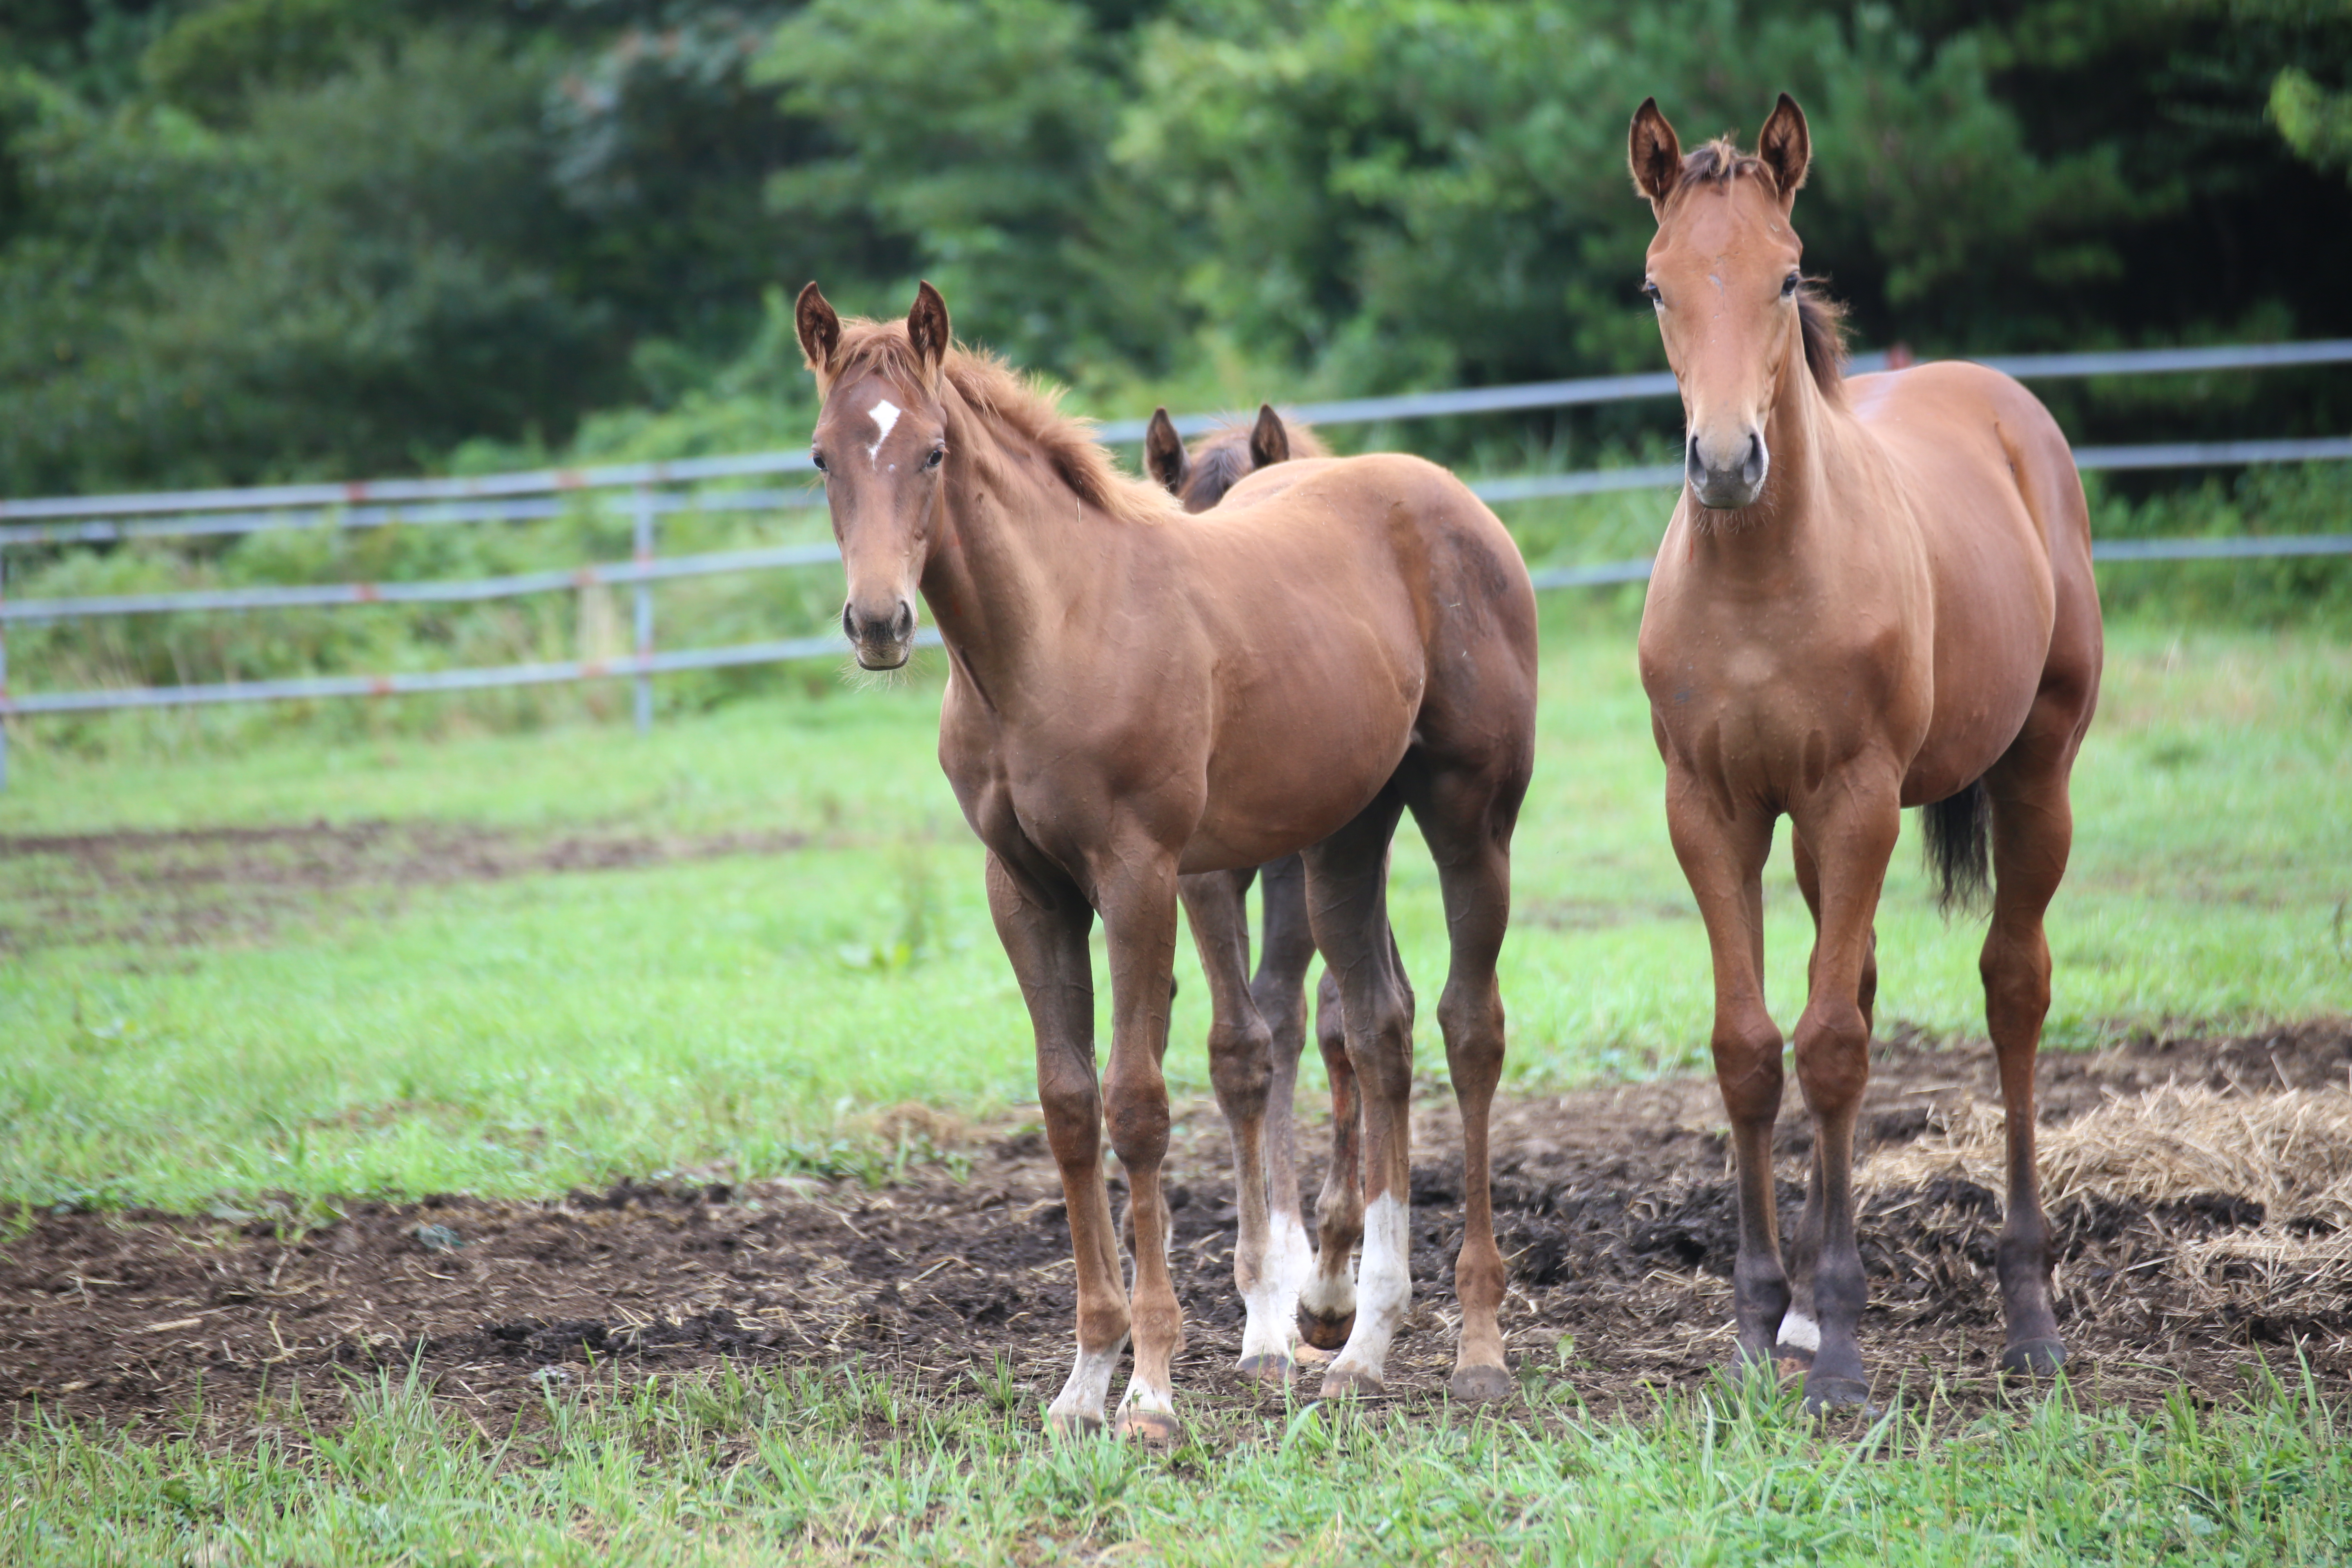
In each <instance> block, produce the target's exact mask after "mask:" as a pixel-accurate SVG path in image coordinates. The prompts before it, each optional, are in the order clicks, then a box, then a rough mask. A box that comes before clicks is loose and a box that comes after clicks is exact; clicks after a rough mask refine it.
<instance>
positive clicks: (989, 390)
mask: <svg viewBox="0 0 2352 1568" xmlns="http://www.w3.org/2000/svg"><path fill="white" fill-rule="evenodd" d="M854 370H865V371H870V372H873V373H875V374H880V375H886V376H888V377H889V378H890V379H891V380H893V381H896V382H898V383H899V384H901V385H904V386H909V387H919V386H921V385H922V384H923V383H924V376H923V367H922V364H921V363H920V362H919V360H918V359H917V358H916V355H915V350H914V345H913V344H911V343H909V342H908V341H907V328H906V323H904V322H903V321H870V320H866V319H865V318H862V317H848V318H845V319H844V320H843V321H842V323H841V346H840V348H839V349H838V350H837V351H836V352H835V355H834V361H833V365H832V374H831V375H829V376H827V377H826V378H825V381H824V387H823V388H822V389H821V390H823V391H827V392H829V391H831V390H832V388H833V384H834V383H835V382H837V381H839V380H840V379H841V378H842V377H843V376H844V375H846V374H849V373H850V372H851V371H854ZM940 374H943V375H944V376H945V377H946V378H947V381H948V384H949V385H950V386H952V387H954V388H955V390H956V395H957V396H959V397H961V399H962V400H963V403H964V405H965V406H966V407H967V408H969V409H971V412H972V413H973V414H974V415H975V416H978V417H979V418H980V419H981V420H982V421H983V422H985V423H987V424H989V425H992V426H997V427H999V428H1000V429H1003V430H1005V431H1008V432H1010V433H1011V434H1013V436H1015V437H1019V438H1020V439H1021V440H1023V441H1024V442H1026V443H1027V444H1028V445H1030V446H1032V447H1035V448H1036V449H1037V452H1038V453H1039V455H1040V456H1042V457H1043V458H1045V461H1046V462H1047V463H1048V464H1049V465H1050V466H1051V467H1052V468H1053V470H1054V472H1055V476H1056V477H1058V478H1059V479H1061V480H1062V482H1063V483H1064V484H1066V485H1068V486H1069V487H1070V489H1073V490H1076V492H1077V494H1078V496H1079V499H1081V500H1085V501H1087V503H1089V504H1090V505H1092V506H1095V507H1097V508H1098V509H1100V510H1103V511H1106V512H1108V513H1109V514H1110V515H1111V516H1113V517H1115V518H1118V519H1119V520H1120V521H1127V522H1159V521H1165V520H1167V519H1169V518H1171V517H1176V516H1181V515H1182V514H1181V512H1180V511H1179V510H1178V509H1177V506H1176V502H1175V499H1174V498H1173V497H1171V495H1169V493H1168V492H1167V491H1166V490H1163V489H1160V487H1159V486H1158V485H1155V484H1152V483H1150V481H1149V480H1145V479H1136V478H1134V477H1132V476H1131V475H1128V474H1124V473H1121V472H1120V471H1119V468H1118V464H1117V463H1115V462H1113V461H1112V460H1111V455H1110V453H1109V451H1108V449H1106V448H1105V447H1103V445H1102V443H1100V442H1099V441H1097V440H1096V439H1095V434H1094V425H1093V422H1092V421H1091V420H1087V419H1081V418H1079V417H1077V416H1075V415H1069V414H1065V413H1063V412H1062V411H1061V409H1060V408H1059V407H1058V406H1057V405H1058V404H1059V403H1060V401H1061V397H1062V389H1061V388H1059V387H1057V386H1052V385H1049V384H1045V383H1044V382H1041V381H1038V380H1036V379H1034V378H1033V377H1030V376H1027V375H1024V374H1022V373H1021V372H1019V371H1017V370H1014V369H1013V367H1012V366H1011V365H1008V364H1006V363H1004V362H1003V360H1001V359H999V358H997V356H996V355H994V354H992V353H988V352H987V351H986V350H983V349H973V348H967V347H966V346H964V345H963V344H962V343H955V344H952V345H950V348H949V349H948V354H947V360H946V363H944V364H943V365H942V366H941V367H940Z"/></svg>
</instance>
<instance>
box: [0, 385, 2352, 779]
mask: <svg viewBox="0 0 2352 1568" xmlns="http://www.w3.org/2000/svg"><path fill="white" fill-rule="evenodd" d="M1885 357H1886V356H1885V355H1884V354H1864V355H1857V356H1855V359H1854V361H1853V370H1854V371H1855V372H1856V373H1864V372H1867V371H1871V370H1876V369H1881V368H1884V367H1885ZM1981 363H1986V364H1989V365H1991V366H1993V367H1994V368H1997V369H2000V370H2004V371H2007V372H2008V373H2010V374H2012V375H2016V376H2019V377H2021V378H2029V379H2030V378H2041V377H2062V376H2128V375H2142V374H2179V373H2186V372H2210V371H2241V370H2260V369H2270V368H2276V367H2281V366H2295V365H2327V364H2342V363H2352V339H2338V340H2333V341H2328V342H2301V343H2266V344H2252V345H2226V346H2220V347H2209V348H2188V349H2155V350H2121V351H2114V352H2097V353H2066V354H2020V355H2003V356H1996V357H1993V358H1989V359H1986V360H1984V361H1982V362H1981ZM1674 390H1675V381H1674V377H1673V376H1672V375H1671V374H1666V373H1663V372H1660V373H1654V374H1640V375H1617V376H1594V377H1586V378H1581V379H1578V380H1573V381H1557V382H1541V383H1533V384H1525V385H1518V386H1498V387H1475V388H1466V389H1462V390H1456V391H1450V392H1435V393H1420V394H1412V395H1402V396H1396V397H1368V398H1351V399H1347V400H1343V401H1338V402H1327V403H1311V404H1303V405H1297V406H1295V407H1292V408H1290V409H1288V410H1287V411H1286V412H1287V413H1288V414H1289V416H1291V417H1293V418H1295V419H1297V420H1300V421H1302V422H1305V423H1308V424H1314V425H1322V426H1335V425H1347V424H1364V423H1378V422H1397V421H1404V420H1412V419H1427V418H1440V417H1453V416H1465V415H1479V414H1492V413H1500V412H1509V411H1513V410H1522V409H1531V408H1545V407H1567V406H1576V405H1591V404H1598V403H1607V402H1615V401H1621V400H1626V399H1633V398H1643V397H1654V396H1663V395H1668V394H1671V393H1673V392H1674ZM1175 423H1176V427H1177V429H1178V431H1179V432H1180V433H1181V434H1184V435H1188V436H1189V435H1197V434H1200V433H1202V432H1203V431H1205V430H1209V429H1213V428H1215V427H1216V426H1219V425H1220V424H1222V423H1223V418H1222V417H1221V416H1215V415H1188V416H1183V417H1181V418H1180V419H1178V420H1177V421H1176V422H1175ZM1145 424H1146V421H1144V420H1141V419H1126V420H1114V421H1111V422H1108V423H1106V424H1104V425H1101V426H1097V436H1098V437H1100V438H1101V439H1103V440H1104V441H1106V442H1113V443H1131V442H1135V441H1139V440H1140V439H1141V438H1142V436H1143V431H1144V427H1145ZM2339 459H2352V437H2317V438H2310V439H2301V440H2251V441H2204V442H2169V443H2160V444H2152V445H2146V446H2123V447H2114V446H2110V447H2078V448H2077V449H2076V451H2075V461H2076V464H2077V466H2078V467H2080V468H2083V469H2084V470H2086V471H2091V470H2100V469H2112V470H2121V469H2152V468H2197V467H2210V466H2223V465H2240V464H2255V463H2279V462H2314V461H2328V460H2339ZM813 470H814V464H813V463H812V462H811V461H810V458H809V456H808V454H807V453H805V452H768V453H755V454H751V455H747V456H741V457H728V458H691V459H686V460H682V461H676V462H661V463H628V464H615V465H608V466H604V467H591V468H546V469H536V470H531V471H528V472H520V473H510V474H493V475H485V476H478V477H475V478H467V479H378V480H369V481H364V482H354V483H344V484H299V485H274V486H261V487H249V488H245V489H210V490H179V491H160V492H143V493H134V494H125V495H107V496H58V497H43V498H36V499H29V500H6V499H0V788H5V784H6V778H7V773H6V764H7V731H6V726H5V721H6V720H8V719H10V718H13V717H16V716H18V715H29V714H36V713H65V712H91V711H100V710H111V709H127V708H160V707H179V706H193V705H204V704H213V703H222V702H246V701H265V700H284V699H316V698H329V697H364V696H389V695H401V694H410V693H421V692H436V691H463V690H478V689H486V688H492V687H504V686H527V685H540V684H545V683H549V682H556V681H572V680H593V679H608V678H619V677H627V678H629V679H632V680H633V682H634V687H635V689H634V692H633V700H632V709H633V711H634V715H635V721H636V725H637V728H638V729H640V730H644V729H646V728H647V727H648V726H649V725H650V723H651V721H652V716H653V685H652V681H653V677H655V676H656V675H660V674H667V673H671V672H674V671H679V670H689V669H715V668H729V667H733V666H740V665H750V664H766V663H776V662H782V661H785V660H791V659H800V658H822V657H825V656H828V655H832V654H835V653H837V652H838V651H839V648H840V644H839V640H838V638H836V637H833V636H832V635H830V634H827V635H823V636H815V637H795V638H785V639H781V640H771V641H761V642H752V643H742V644H737V645H733V646H730V647H701V648H685V649H672V650H668V651H658V650H656V647H655V646H654V645H655V637H654V632H655V625H654V596H653V589H654V585H655V584H657V583H662V582H668V581H675V580H678V579H683V578H688V577H697V576H708V575H713V574H726V573H734V572H747V571H761V570H772V569H778V568H790V567H797V566H808V565H816V564H821V563H830V562H832V561H833V560H835V550H834V548H833V546H831V545H830V544H786V545H774V546H768V547H763V548H755V549H746V550H731V551H721V552H706V553H700V554H694V555H684V556H671V557H668V558H661V557H659V556H657V554H656V543H657V538H658V528H659V521H660V520H661V519H662V518H664V517H667V516H674V515H677V514H679V513H687V512H702V513H709V512H771V511H778V510H790V509H795V508H805V507H813V506H815V505H817V504H819V503H820V502H821V501H822V500H823V492H822V490H821V489H818V488H817V487H816V486H815V485H814V483H813V482H812V483H807V484H804V485H803V486H802V487H800V488H797V489H751V488H730V489H680V488H678V487H684V486H697V485H703V484H707V483H708V482H709V481H712V480H727V479H745V478H751V477H759V476H770V475H790V474H803V473H809V474H813ZM1681 482H1682V471H1681V468H1680V467H1679V466H1678V465H1674V464H1665V465H1656V466H1646V467H1628V468H1600V469H1590V470H1585V471H1582V472H1577V473H1560V474H1527V475H1517V476H1511V477H1505V478H1497V479H1484V480H1479V481H1475V482H1474V483H1473V484H1472V485H1471V489H1473V490H1474V491H1475V492H1476V493H1477V494H1478V495H1479V497H1480V498H1481V499H1482V500H1486V501H1488V502H1490V503H1494V504H1507V503H1510V502H1513V501H1521V500H1538V499H1542V498H1549V497H1561V496H1578V495H1596V494H1604V493H1608V492H1612V491H1622V490H1630V489H1666V488H1671V487H1675V486H1678V485H1679V484H1680V483H1681ZM605 497H610V498H611V500H613V501H614V502H615V503H617V504H618V505H619V506H620V507H621V508H623V509H624V510H625V515H626V516H627V519H628V521H629V526H630V542H631V554H630V559H629V560H628V561H626V562H607V563H591V564H587V565H583V566H577V567H559V568H552V569H549V570H543V571H537V572H523V573H514V574H507V575H503V576H496V577H484V578H475V579H467V580H464V581H457V582H439V583H430V582H426V583H335V584H295V585H285V586H269V587H254V588H231V589H210V590H194V591H187V592H180V593H169V594H127V595H89V596H80V597H72V598H47V599H17V600H13V601H12V600H9V599H8V598H7V597H6V596H5V588H6V574H5V552H6V550H7V549H8V548H9V547H12V546H13V547H24V546H41V545H49V546H58V545H73V544H100V543H110V542H121V541H128V540H137V539H152V538H165V537H178V538H197V537H205V536H215V537H217V536H221V535H233V534H242V533H252V532H259V531H274V530H279V529H296V528H314V529H315V528H332V529H339V530H340V529H364V528H380V527H391V526H394V525H398V526H409V527H413V526H443V525H458V524H467V523H478V522H527V521H545V520H549V519H552V518H556V517H560V516H562V515H565V514H566V513H568V512H570V511H571V510H573V509H574V508H576V507H578V506H579V505H580V504H581V502H582V501H583V499H590V498H594V499H602V498H605ZM2333 554H2352V533H2346V534H2324V535H2305V536H2298V537H2294V538H2238V539H2157V540H2114V541H2102V542H2098V543H2097V544H2095V547H2094V550H2093V556H2094V559H2095V560H2099V561H2103V562H2123V561H2156V560H2202V559H2222V558H2243V557H2250V556H2294V555H2333ZM1649 572H1650V563H1649V562H1648V561H1647V560H1642V561H1621V562H1612V563H1604V564H1601V565H1592V566H1565V567H1554V568H1549V569H1546V570H1542V571H1538V572H1537V573H1536V574H1534V576H1535V584H1536V586H1537V587H1538V589H1558V588H1569V587H1580V586H1594V585H1601V584H1617V583H1633V582H1639V581H1642V580H1643V579H1644V578H1646V577H1647V576H1648V575H1649ZM597 586H607V587H622V586H625V587H628V588H629V589H631V591H632V596H631V623H630V633H631V647H632V652H631V653H629V654H628V655H625V656H622V657H617V658H609V659H593V658H583V659H572V660H557V661H551V662H541V663H532V664H516V665H505V666H499V667H495V668H468V669H449V670H437V671H418V672H413V673H407V674H398V675H352V676H321V677H306V678H300V679H282V680H252V681H228V682H220V683H214V684H205V685H181V686H170V687H133V688H122V689H100V690H89V691H66V692H35V693H21V694H19V693H16V692H12V691H11V690H10V689H9V688H8V685H7V644H6V640H5V636H6V629H7V626H9V624H11V623H14V622H42V621H58V620H69V619H79V618H84V617H93V616H131V615H167V614H186V613H199V612H203V613H235V612H239V611H254V610H274V609H286V608H294V607H305V606H329V605H369V604H465V603H478V602H482V601H487V600H493V599H500V598H507V597H512V596H518V595H530V594H538V593H546V592H551V591H556V590H562V589H583V588H589V587H597ZM920 640H921V641H923V642H924V643H925V644H926V645H927V646H935V644H936V637H935V634H930V633H926V634H925V636H924V637H923V638H922V639H920Z"/></svg>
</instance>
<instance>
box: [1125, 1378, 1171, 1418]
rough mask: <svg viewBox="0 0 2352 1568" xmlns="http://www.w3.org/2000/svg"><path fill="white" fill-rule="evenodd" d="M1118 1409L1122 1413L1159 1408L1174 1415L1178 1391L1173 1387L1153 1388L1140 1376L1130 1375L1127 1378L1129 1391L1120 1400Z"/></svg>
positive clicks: (1163, 1412) (1158, 1409) (1166, 1413)
mask: <svg viewBox="0 0 2352 1568" xmlns="http://www.w3.org/2000/svg"><path fill="white" fill-rule="evenodd" d="M1118 1409H1119V1414H1120V1415H1125V1414H1127V1412H1129V1411H1130V1410H1157V1411H1160V1412H1161V1413H1162V1414H1165V1415H1173V1414H1174V1413H1175V1410H1176V1393H1175V1390H1173V1389H1169V1388H1153V1387H1152V1386H1150V1384H1147V1383H1145V1382H1144V1381H1143V1379H1142V1378H1140V1377H1130V1378H1129V1379H1128V1380H1127V1393H1126V1394H1125V1395H1124V1396H1123V1397H1122V1398H1121V1399H1120V1400H1119V1402H1118Z"/></svg>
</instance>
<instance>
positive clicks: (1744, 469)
mask: <svg viewBox="0 0 2352 1568" xmlns="http://www.w3.org/2000/svg"><path fill="white" fill-rule="evenodd" d="M1739 477H1740V478H1741V479H1744V480H1746V481H1747V482H1748V483H1749V484H1751V485H1752V484H1755V483H1756V482H1758V481H1759V480H1760V479H1763V477H1764V437H1762V436H1760V435H1757V434H1755V433H1754V432H1750V433H1749V435H1748V460H1747V461H1746V462H1744V463H1742V464H1740V465H1739Z"/></svg>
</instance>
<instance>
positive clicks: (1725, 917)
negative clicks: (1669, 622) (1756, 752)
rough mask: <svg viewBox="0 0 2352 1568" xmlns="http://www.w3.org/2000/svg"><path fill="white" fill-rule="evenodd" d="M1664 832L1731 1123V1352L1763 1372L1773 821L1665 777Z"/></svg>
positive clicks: (1775, 1102) (1773, 1108)
mask: <svg viewBox="0 0 2352 1568" xmlns="http://www.w3.org/2000/svg"><path fill="white" fill-rule="evenodd" d="M1666 826H1667V829H1668V832H1669V833H1670V834H1671V836H1672V837H1673V839H1674V846H1675V858H1676V859H1677V860H1679V861H1680V862H1681V863H1682V868H1683V876H1684V878H1685V879H1686V880H1687V881H1688V882H1689V883H1690V889H1691V895H1692V897H1693V898H1695V899H1696V900H1697V902H1698V912H1699V916H1700V918H1701V919H1702V920H1704V921H1706V942H1707V952H1708V954H1709V956H1710V958H1711V959H1712V961H1713V966H1714V971H1715V1027H1714V1032H1713V1035H1712V1037H1710V1041H1709V1043H1710V1045H1711V1046H1712V1047H1713V1048H1714V1054H1715V1079H1716V1085H1717V1088H1719V1089H1721V1090H1722V1091H1723V1109H1724V1114H1725V1116H1726V1117H1727V1119H1728V1120H1729V1121H1730V1122H1731V1148H1732V1155H1733V1159H1734V1161H1735V1163H1736V1164H1737V1166H1738V1176H1739V1244H1738V1256H1737V1257H1736V1258H1735V1259H1734V1260H1733V1263H1732V1267H1731V1302H1732V1316H1733V1319H1734V1321H1735V1322H1736V1324H1737V1327H1738V1335H1739V1351H1738V1355H1739V1359H1740V1361H1741V1363H1743V1364H1744V1365H1746V1366H1749V1367H1759V1368H1760V1367H1769V1365H1770V1364H1771V1357H1772V1347H1773V1343H1774V1341H1775V1339H1776V1337H1777V1336H1778V1334H1779V1332H1780V1321H1781V1319H1783V1318H1784V1317H1786V1316H1787V1315H1788V1310H1789V1280H1788V1276H1787V1274H1786V1273H1785V1272H1784V1271H1783V1270H1782V1268H1781V1266H1780V1216H1779V1214H1778V1212H1777V1210H1776V1209H1775V1208H1774V1194H1773V1184H1772V1124H1773V1122H1774V1121H1775V1120H1776V1119H1777V1118H1778V1117H1779V1115H1780V1030H1779V1028H1777V1027H1776V1026H1774V1025H1773V1023H1772V1016H1771V1015H1770V1014H1769V1013H1768V1012H1767V1011H1765V1007H1764V976H1763V966H1764V892H1763V873H1764V860H1765V857H1766V856H1767V855H1769V853H1770V852H1771V848H1772V818H1771V817H1770V816H1769V815H1767V814H1765V813H1764V812H1761V811H1758V810H1754V809H1752V808H1751V809H1747V810H1736V809H1734V808H1733V806H1732V805H1731V804H1730V803H1728V802H1725V801H1722V800H1720V799H1719V798H1718V796H1717V795H1716V793H1715V792H1713V791H1711V790H1710V789H1708V788H1707V786H1706V784H1705V783H1704V782H1703V781H1701V780H1699V779H1696V778H1694V777H1692V776H1691V775H1689V774H1687V773H1682V772H1680V771H1674V770H1670V771H1669V773H1668V774H1667V779H1666Z"/></svg>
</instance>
